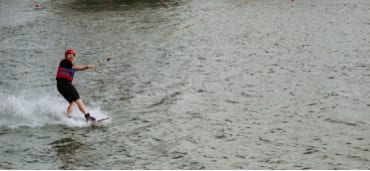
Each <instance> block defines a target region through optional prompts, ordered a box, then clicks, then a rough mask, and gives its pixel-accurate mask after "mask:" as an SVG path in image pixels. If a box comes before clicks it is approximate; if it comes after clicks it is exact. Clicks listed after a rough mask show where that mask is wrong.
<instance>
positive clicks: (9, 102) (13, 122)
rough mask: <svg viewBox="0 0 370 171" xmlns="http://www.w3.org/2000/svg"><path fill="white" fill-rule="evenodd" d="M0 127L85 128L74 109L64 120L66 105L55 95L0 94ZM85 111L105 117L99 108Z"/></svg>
mask: <svg viewBox="0 0 370 171" xmlns="http://www.w3.org/2000/svg"><path fill="white" fill-rule="evenodd" d="M0 98H1V102H0V117H1V120H0V127H6V128H18V127H22V126H26V127H42V126H47V125H66V126H68V127H86V126H89V124H87V123H86V122H85V119H84V117H83V115H82V113H81V112H80V111H79V110H78V107H77V105H76V106H75V108H74V112H73V117H72V118H67V117H66V110H67V106H68V103H67V102H66V101H65V100H64V99H63V97H61V96H60V95H58V94H56V93H54V94H53V93H50V94H43V95H35V94H32V93H21V94H18V95H13V94H10V95H9V94H3V93H0ZM87 109H88V110H89V112H90V113H92V114H93V116H95V117H98V118H101V117H107V114H105V113H104V112H103V111H101V109H100V107H89V106H87Z"/></svg>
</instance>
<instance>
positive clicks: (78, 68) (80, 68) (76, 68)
mask: <svg viewBox="0 0 370 171" xmlns="http://www.w3.org/2000/svg"><path fill="white" fill-rule="evenodd" d="M92 68H95V65H73V66H72V69H74V70H76V71H83V70H87V69H92Z"/></svg>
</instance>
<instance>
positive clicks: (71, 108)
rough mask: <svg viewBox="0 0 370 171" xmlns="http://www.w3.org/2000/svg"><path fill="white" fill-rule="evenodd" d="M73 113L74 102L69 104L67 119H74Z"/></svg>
mask: <svg viewBox="0 0 370 171" xmlns="http://www.w3.org/2000/svg"><path fill="white" fill-rule="evenodd" d="M72 112H73V102H72V103H70V104H69V106H68V108H67V117H69V118H70V117H72Z"/></svg>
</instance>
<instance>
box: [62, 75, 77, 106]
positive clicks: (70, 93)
mask: <svg viewBox="0 0 370 171" xmlns="http://www.w3.org/2000/svg"><path fill="white" fill-rule="evenodd" d="M57 88H58V91H59V93H60V94H62V95H63V97H64V98H65V99H66V100H67V101H68V102H69V103H72V102H74V101H76V100H78V99H79V98H80V95H79V94H78V92H77V90H76V88H75V87H74V86H73V85H72V83H70V82H69V81H67V80H57Z"/></svg>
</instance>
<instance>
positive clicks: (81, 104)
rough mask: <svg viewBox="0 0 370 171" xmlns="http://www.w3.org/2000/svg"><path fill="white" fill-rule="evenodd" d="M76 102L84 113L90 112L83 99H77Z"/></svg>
mask: <svg viewBox="0 0 370 171" xmlns="http://www.w3.org/2000/svg"><path fill="white" fill-rule="evenodd" d="M76 104H77V106H78V108H79V109H80V111H81V112H82V113H83V114H84V115H86V114H88V112H87V111H86V107H85V105H84V103H83V102H82V100H81V99H78V100H76Z"/></svg>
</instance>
